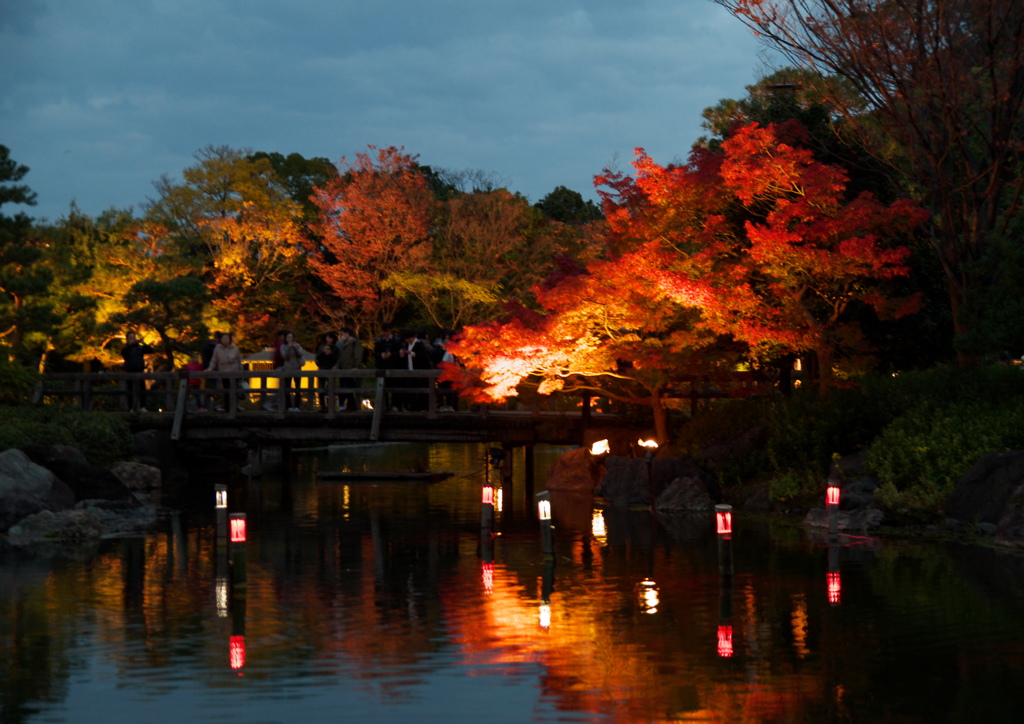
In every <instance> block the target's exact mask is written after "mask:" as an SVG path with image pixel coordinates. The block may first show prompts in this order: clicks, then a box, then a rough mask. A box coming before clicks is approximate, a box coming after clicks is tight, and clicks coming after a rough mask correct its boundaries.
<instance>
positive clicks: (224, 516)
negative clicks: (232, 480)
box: [213, 483, 228, 542]
mask: <svg viewBox="0 0 1024 724" xmlns="http://www.w3.org/2000/svg"><path fill="white" fill-rule="evenodd" d="M213 507H214V514H215V516H216V521H217V541H218V542H219V541H226V540H227V537H228V486H227V485H224V484H222V483H217V484H216V485H214V486H213Z"/></svg>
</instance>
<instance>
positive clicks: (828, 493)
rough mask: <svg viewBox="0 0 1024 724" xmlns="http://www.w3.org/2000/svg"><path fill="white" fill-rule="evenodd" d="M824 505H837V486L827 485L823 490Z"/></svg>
mask: <svg viewBox="0 0 1024 724" xmlns="http://www.w3.org/2000/svg"><path fill="white" fill-rule="evenodd" d="M825 505H827V506H829V507H832V506H833V505H839V486H838V485H829V486H828V488H827V489H826V490H825Z"/></svg>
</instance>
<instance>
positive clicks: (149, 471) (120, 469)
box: [110, 461, 162, 493]
mask: <svg viewBox="0 0 1024 724" xmlns="http://www.w3.org/2000/svg"><path fill="white" fill-rule="evenodd" d="M110 472H112V473H113V474H114V475H115V476H116V477H117V479H118V480H120V481H121V482H122V483H123V484H124V486H125V487H126V488H128V489H129V490H131V491H132V492H133V493H134V492H137V491H150V490H156V489H158V488H159V487H160V485H161V484H162V478H161V475H160V468H156V467H153V466H152V465H146V464H144V463H136V462H131V461H122V462H119V463H115V464H114V466H113V467H112V468H110Z"/></svg>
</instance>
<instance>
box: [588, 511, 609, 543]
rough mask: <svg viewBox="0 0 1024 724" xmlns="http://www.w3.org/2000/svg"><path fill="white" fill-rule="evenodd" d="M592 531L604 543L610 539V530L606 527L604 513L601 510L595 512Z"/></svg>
mask: <svg viewBox="0 0 1024 724" xmlns="http://www.w3.org/2000/svg"><path fill="white" fill-rule="evenodd" d="M590 531H591V532H592V533H593V534H594V537H595V538H597V539H598V540H599V541H601V542H602V543H604V542H605V541H606V540H607V539H608V530H607V529H606V528H605V525H604V513H602V512H601V511H600V510H595V511H594V515H593V517H592V518H591V519H590Z"/></svg>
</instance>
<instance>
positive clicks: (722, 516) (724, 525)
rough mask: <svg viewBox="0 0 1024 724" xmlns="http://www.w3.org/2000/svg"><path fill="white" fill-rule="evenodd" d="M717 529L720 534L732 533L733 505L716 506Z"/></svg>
mask: <svg viewBox="0 0 1024 724" xmlns="http://www.w3.org/2000/svg"><path fill="white" fill-rule="evenodd" d="M715 530H716V532H717V533H718V535H731V534H732V506H731V505H716V506H715Z"/></svg>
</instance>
